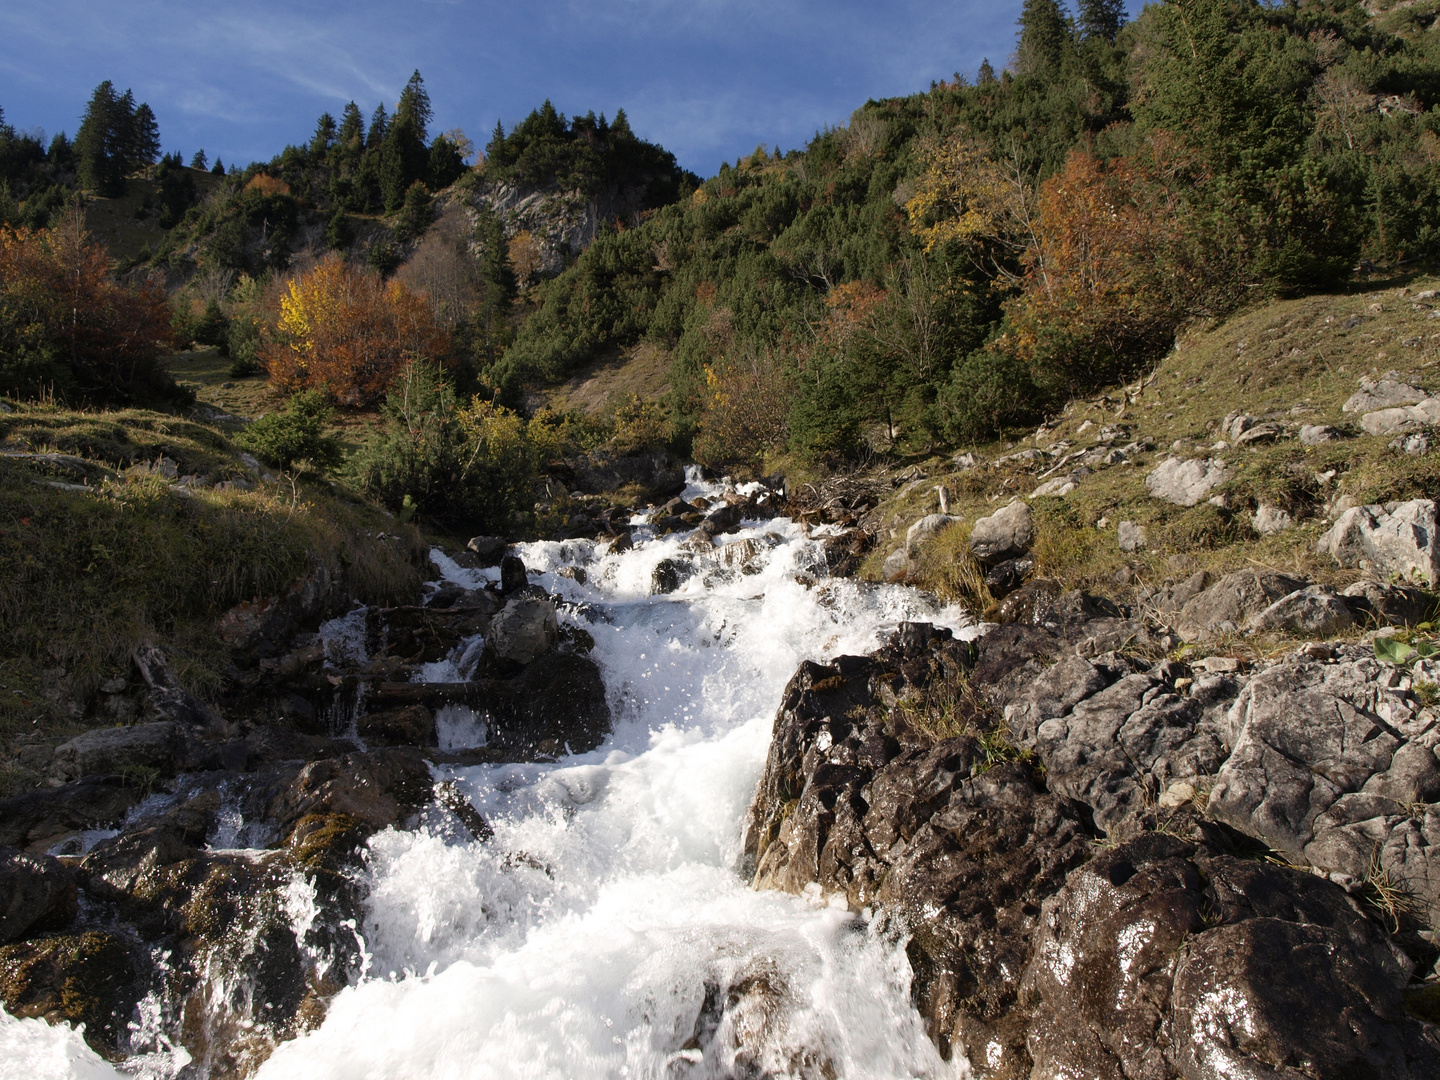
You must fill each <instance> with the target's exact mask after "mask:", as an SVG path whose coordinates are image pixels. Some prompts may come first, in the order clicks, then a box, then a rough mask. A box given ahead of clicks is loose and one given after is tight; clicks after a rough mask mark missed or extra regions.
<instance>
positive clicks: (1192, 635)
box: [1175, 570, 1305, 641]
mask: <svg viewBox="0 0 1440 1080" xmlns="http://www.w3.org/2000/svg"><path fill="white" fill-rule="evenodd" d="M1304 587H1305V582H1303V581H1297V580H1296V579H1295V578H1292V577H1287V576H1285V575H1284V574H1277V573H1275V572H1274V571H1271V570H1237V571H1236V572H1235V573H1233V574H1226V575H1225V576H1224V577H1223V578H1221V579H1220V580H1219V581H1217V582H1216V583H1215V584H1214V585H1211V586H1210V587H1209V588H1208V589H1206V590H1204V591H1203V592H1201V593H1199V594H1198V595H1196V596H1194V597H1192V598H1191V599H1190V600H1188V601H1186V603H1185V605H1184V606H1183V607H1182V608H1181V609H1180V611H1179V614H1178V615H1177V616H1176V618H1175V629H1176V630H1177V631H1178V632H1179V634H1180V636H1181V637H1183V638H1185V639H1186V640H1187V641H1203V640H1205V639H1206V638H1212V637H1219V636H1221V635H1223V634H1227V633H1231V634H1233V633H1237V632H1238V631H1239V630H1241V629H1242V628H1243V627H1244V626H1245V624H1246V623H1247V621H1248V620H1249V619H1250V618H1251V617H1252V616H1254V615H1258V614H1259V613H1260V612H1262V611H1264V610H1265V609H1266V608H1268V607H1269V606H1270V605H1271V604H1273V603H1275V601H1277V600H1280V599H1282V598H1284V597H1286V596H1289V595H1290V594H1291V593H1293V592H1296V591H1298V590H1300V589H1303V588H1304Z"/></svg>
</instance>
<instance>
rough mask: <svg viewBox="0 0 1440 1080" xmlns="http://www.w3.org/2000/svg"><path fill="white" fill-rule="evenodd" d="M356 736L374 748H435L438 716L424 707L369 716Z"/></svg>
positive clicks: (359, 723)
mask: <svg viewBox="0 0 1440 1080" xmlns="http://www.w3.org/2000/svg"><path fill="white" fill-rule="evenodd" d="M355 730H356V733H357V734H358V735H359V736H360V737H361V738H362V739H364V740H365V741H366V742H367V743H369V744H371V745H374V746H434V745H435V717H434V715H433V714H432V713H431V712H430V710H429V709H427V708H425V706H424V705H407V706H405V707H404V708H399V709H386V710H383V711H381V712H373V713H366V714H365V715H364V716H362V717H360V718H359V719H357V720H356V721H355Z"/></svg>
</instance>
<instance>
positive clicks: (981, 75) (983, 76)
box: [975, 56, 995, 86]
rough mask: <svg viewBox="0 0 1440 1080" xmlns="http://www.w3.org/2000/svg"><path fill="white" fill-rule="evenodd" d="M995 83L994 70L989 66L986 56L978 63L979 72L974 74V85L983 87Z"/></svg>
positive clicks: (988, 59)
mask: <svg viewBox="0 0 1440 1080" xmlns="http://www.w3.org/2000/svg"><path fill="white" fill-rule="evenodd" d="M994 81H995V69H994V68H993V67H991V66H990V58H989V57H988V56H987V57H986V58H985V59H984V60H981V61H980V70H979V71H977V72H976V73H975V84H976V85H977V86H985V85H987V84H989V83H993V82H994Z"/></svg>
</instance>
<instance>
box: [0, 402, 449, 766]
mask: <svg viewBox="0 0 1440 1080" xmlns="http://www.w3.org/2000/svg"><path fill="white" fill-rule="evenodd" d="M12 408H13V411H11V412H7V413H0V450H3V451H5V455H4V456H0V790H4V789H13V788H15V787H17V786H23V785H24V784H26V783H29V782H33V780H34V779H35V778H34V777H30V776H28V775H25V774H24V770H23V769H18V768H17V767H16V765H15V764H14V762H13V760H12V755H13V753H14V752H15V751H16V750H17V749H18V746H19V743H17V738H20V737H26V738H31V737H35V736H41V737H47V738H50V739H52V740H53V739H55V738H58V737H61V736H63V735H64V734H65V733H67V732H71V731H75V730H81V729H84V728H87V727H93V726H96V725H97V724H103V723H106V722H107V719H106V718H105V717H103V716H100V715H98V714H96V713H94V712H93V709H94V706H95V702H96V697H95V692H96V690H97V688H98V687H99V686H100V685H101V684H102V683H105V682H107V681H111V680H115V679H119V680H121V681H122V682H124V683H125V684H126V685H127V687H131V688H133V686H134V683H135V674H134V672H133V669H132V668H131V665H130V661H129V658H130V655H131V652H132V651H133V650H134V648H135V647H136V646H137V645H139V644H140V643H142V642H145V641H150V642H153V643H155V644H157V645H159V646H160V647H161V649H162V650H164V651H165V652H166V653H167V655H168V656H169V657H170V658H171V660H172V662H173V663H174V665H175V667H176V669H177V671H178V672H179V674H180V676H181V678H182V679H183V680H184V681H185V682H186V683H187V684H188V685H189V686H191V687H192V688H193V689H196V690H198V691H200V692H202V693H205V692H207V691H214V690H215V689H216V688H218V685H219V682H220V677H221V670H222V667H223V663H224V656H223V652H222V646H221V643H220V642H219V640H218V638H217V637H216V634H215V623H216V620H217V619H218V617H219V616H220V615H221V614H222V613H223V612H225V611H226V610H228V609H229V608H230V607H233V606H234V605H235V604H237V603H239V602H241V601H244V600H250V599H254V598H256V597H260V596H265V595H268V594H272V593H274V592H276V591H277V590H279V589H281V588H282V587H284V586H285V585H287V584H289V583H290V582H291V581H293V580H295V578H296V577H298V576H299V575H300V574H302V573H304V572H305V571H306V570H307V569H308V568H309V567H310V566H311V565H312V564H313V562H314V561H316V560H321V561H324V562H325V563H326V564H328V565H329V567H330V569H331V571H332V572H333V573H335V574H340V575H343V577H344V579H345V581H346V582H347V583H348V585H349V587H350V589H351V590H352V592H353V594H354V595H356V596H357V597H359V598H361V599H367V600H372V601H377V602H395V601H397V600H400V599H402V598H406V597H411V596H413V595H414V594H415V592H416V591H417V590H418V588H419V584H420V574H419V565H418V564H419V557H420V554H421V552H422V550H423V549H422V548H421V545H420V538H419V535H418V533H417V532H416V531H415V530H414V529H413V528H402V527H400V526H397V525H396V523H395V521H394V519H393V518H390V517H389V516H388V515H385V514H383V513H381V512H380V511H378V510H375V509H373V508H370V507H368V506H364V505H361V504H360V503H358V502H356V501H354V500H353V499H351V498H349V497H347V496H346V495H345V493H344V491H343V490H341V489H339V488H334V487H332V486H331V485H328V484H324V483H300V484H298V485H296V486H293V487H292V485H291V484H290V483H289V482H288V479H287V478H281V480H279V481H277V482H271V483H266V482H263V481H262V482H260V483H259V484H258V485H257V486H255V487H254V488H253V489H252V490H248V491H246V490H216V489H215V488H213V487H195V488H194V489H192V490H191V491H190V492H189V493H186V492H183V491H178V490H176V489H175V487H173V486H172V484H171V482H170V481H169V480H168V479H166V478H165V477H164V476H162V475H159V474H157V473H155V472H153V471H151V470H149V469H147V468H146V465H145V463H147V462H154V461H155V460H156V459H157V458H159V457H161V456H162V455H163V456H164V457H166V458H169V459H170V460H171V461H173V462H175V464H176V470H177V472H178V473H179V475H181V476H184V475H186V474H197V475H202V476H206V477H208V478H209V479H210V480H211V481H216V480H221V479H227V478H241V477H247V476H248V475H249V474H248V471H247V470H246V469H245V467H244V465H243V464H242V463H241V462H240V461H239V459H238V456H237V451H236V448H235V447H234V445H233V444H232V443H231V441H230V438H229V436H228V435H227V434H226V433H225V432H224V431H222V430H221V429H220V428H218V427H216V426H214V425H211V424H206V423H199V422H196V421H193V420H186V419H182V418H179V417H175V416H171V415H168V414H164V413H157V412H150V411H147V410H142V409H131V410H125V411H120V412H104V413H81V412H71V411H66V410H56V409H46V408H41V407H36V406H24V405H22V406H19V407H12ZM35 453H58V454H61V455H65V457H63V458H60V459H58V460H53V461H47V460H44V459H39V458H35V457H27V456H23V455H26V454H35ZM397 534H399V535H397ZM23 741H25V740H24V739H23V738H21V739H20V742H23ZM7 762H10V764H7Z"/></svg>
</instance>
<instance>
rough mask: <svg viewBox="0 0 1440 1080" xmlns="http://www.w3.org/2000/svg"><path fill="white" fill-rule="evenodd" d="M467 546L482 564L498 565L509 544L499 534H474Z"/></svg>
mask: <svg viewBox="0 0 1440 1080" xmlns="http://www.w3.org/2000/svg"><path fill="white" fill-rule="evenodd" d="M465 547H466V548H468V549H469V550H470V552H471V553H472V554H474V555H475V557H476V558H477V559H478V560H479V564H480V565H481V566H498V565H500V558H501V556H503V555H504V554H505V549H506V548H507V547H509V544H507V543H506V542H505V541H504V540H502V539H500V537H498V536H472V537H471V538H470V542H469V543H468V544H466V545H465Z"/></svg>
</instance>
